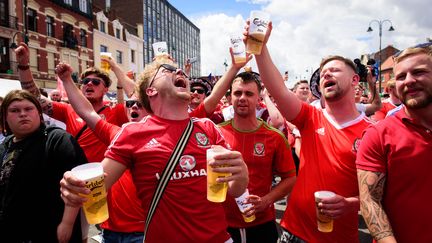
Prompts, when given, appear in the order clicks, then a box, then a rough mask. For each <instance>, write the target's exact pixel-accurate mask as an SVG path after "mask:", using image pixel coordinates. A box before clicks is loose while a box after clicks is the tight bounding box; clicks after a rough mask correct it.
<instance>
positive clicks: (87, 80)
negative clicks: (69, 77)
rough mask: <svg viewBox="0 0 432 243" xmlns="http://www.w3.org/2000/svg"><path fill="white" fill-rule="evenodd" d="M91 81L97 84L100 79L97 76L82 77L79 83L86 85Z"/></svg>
mask: <svg viewBox="0 0 432 243" xmlns="http://www.w3.org/2000/svg"><path fill="white" fill-rule="evenodd" d="M90 82H91V83H92V84H93V85H95V86H98V85H99V84H100V83H101V82H102V81H101V80H100V79H98V78H83V79H82V80H81V84H84V85H87V84H88V83H90Z"/></svg>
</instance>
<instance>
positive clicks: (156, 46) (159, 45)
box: [152, 41, 168, 57]
mask: <svg viewBox="0 0 432 243" xmlns="http://www.w3.org/2000/svg"><path fill="white" fill-rule="evenodd" d="M152 46H153V52H154V55H155V57H157V56H162V55H168V46H167V43H166V42H165V41H161V42H156V43H153V45H152Z"/></svg>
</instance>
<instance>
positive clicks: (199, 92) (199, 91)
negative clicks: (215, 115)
mask: <svg viewBox="0 0 432 243" xmlns="http://www.w3.org/2000/svg"><path fill="white" fill-rule="evenodd" d="M195 92H197V93H198V94H204V93H205V90H203V89H194V88H192V89H191V93H195Z"/></svg>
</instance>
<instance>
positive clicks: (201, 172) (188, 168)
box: [156, 155, 207, 180]
mask: <svg viewBox="0 0 432 243" xmlns="http://www.w3.org/2000/svg"><path fill="white" fill-rule="evenodd" d="M179 166H180V168H181V169H182V170H183V171H175V172H174V173H173V175H172V176H171V178H170V180H180V179H184V178H192V177H197V176H207V172H206V170H205V169H194V168H195V166H196V160H195V157H193V156H191V155H183V156H182V157H181V158H180V161H179ZM156 178H157V179H158V180H159V179H160V175H159V173H156Z"/></svg>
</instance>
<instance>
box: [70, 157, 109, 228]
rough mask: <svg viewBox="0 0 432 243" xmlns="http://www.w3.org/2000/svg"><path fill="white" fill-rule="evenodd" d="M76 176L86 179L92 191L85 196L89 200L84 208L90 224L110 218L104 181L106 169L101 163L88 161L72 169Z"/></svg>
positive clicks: (87, 185)
mask: <svg viewBox="0 0 432 243" xmlns="http://www.w3.org/2000/svg"><path fill="white" fill-rule="evenodd" d="M72 173H73V175H74V176H75V177H77V178H78V179H80V180H83V181H85V183H86V187H87V188H88V189H90V191H91V193H90V194H89V195H81V196H85V197H86V198H87V199H88V200H87V201H86V202H85V203H84V205H83V209H84V214H85V216H86V219H87V222H88V223H89V224H99V223H102V222H104V221H105V220H107V219H108V217H109V215H108V205H107V197H106V189H105V181H104V171H103V167H102V164H101V163H87V164H83V165H79V166H77V167H75V168H73V169H72Z"/></svg>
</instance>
